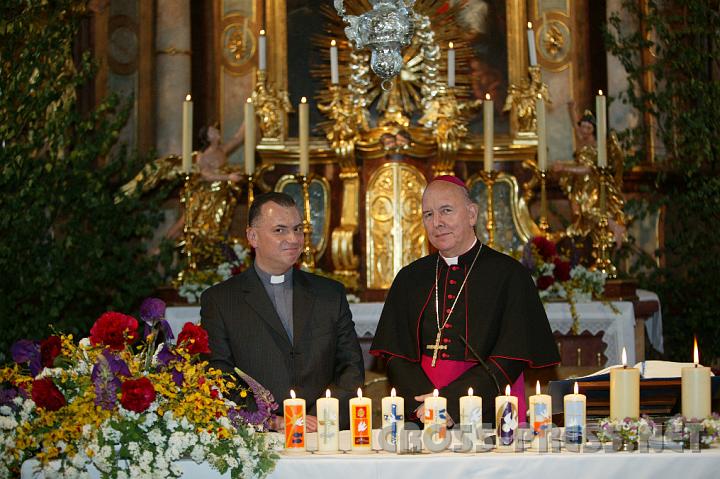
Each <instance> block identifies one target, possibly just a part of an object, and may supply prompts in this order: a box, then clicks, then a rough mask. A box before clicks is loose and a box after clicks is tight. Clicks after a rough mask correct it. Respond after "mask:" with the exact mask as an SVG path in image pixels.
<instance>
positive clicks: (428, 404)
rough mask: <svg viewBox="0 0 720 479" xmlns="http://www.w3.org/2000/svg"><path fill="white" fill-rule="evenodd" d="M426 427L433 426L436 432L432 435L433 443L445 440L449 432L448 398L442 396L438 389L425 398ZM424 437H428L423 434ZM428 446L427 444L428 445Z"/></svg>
mask: <svg viewBox="0 0 720 479" xmlns="http://www.w3.org/2000/svg"><path fill="white" fill-rule="evenodd" d="M424 423H425V429H428V428H430V427H432V428H433V430H434V432H433V434H432V436H430V440H431V441H432V442H433V444H441V443H443V442H444V441H445V436H446V433H447V399H445V398H444V397H442V396H440V392H439V391H438V390H437V389H434V390H433V395H432V396H429V397H427V398H425V420H424ZM423 437H428V436H426V435H425V434H423ZM426 447H427V445H426Z"/></svg>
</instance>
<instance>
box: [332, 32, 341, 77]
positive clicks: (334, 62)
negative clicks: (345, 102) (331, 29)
mask: <svg viewBox="0 0 720 479" xmlns="http://www.w3.org/2000/svg"><path fill="white" fill-rule="evenodd" d="M330 83H332V84H333V85H337V84H338V83H340V78H339V74H338V49H337V45H336V43H335V40H333V41H331V42H330Z"/></svg>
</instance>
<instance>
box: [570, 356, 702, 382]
mask: <svg viewBox="0 0 720 479" xmlns="http://www.w3.org/2000/svg"><path fill="white" fill-rule="evenodd" d="M693 366H694V363H675V362H672V361H657V360H652V361H640V362H639V363H637V364H635V366H634V367H635V368H636V369H639V370H640V377H641V378H643V379H657V378H679V377H681V376H682V368H691V367H693ZM700 366H702V364H701V365H700ZM621 367H623V366H622V364H616V365H614V366H609V367H607V368H605V369H601V370H600V371H597V372H594V373H592V374H588V375H587V376H582V377H579V378H578V379H586V378H594V377H596V376H603V375H609V374H610V370H611V369H615V368H621ZM710 375H711V376H714V374H713V373H712V372H710Z"/></svg>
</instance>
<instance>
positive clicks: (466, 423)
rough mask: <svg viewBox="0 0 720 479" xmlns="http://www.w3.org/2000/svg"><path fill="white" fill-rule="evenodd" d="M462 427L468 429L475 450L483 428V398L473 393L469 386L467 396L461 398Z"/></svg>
mask: <svg viewBox="0 0 720 479" xmlns="http://www.w3.org/2000/svg"><path fill="white" fill-rule="evenodd" d="M460 427H461V428H463V430H465V429H467V430H468V432H467V434H470V440H471V442H472V445H473V450H474V449H475V446H476V445H477V444H478V443H479V442H480V438H479V437H478V432H479V431H480V430H482V398H481V397H480V396H475V395H474V394H473V388H468V393H467V396H462V397H461V398H460Z"/></svg>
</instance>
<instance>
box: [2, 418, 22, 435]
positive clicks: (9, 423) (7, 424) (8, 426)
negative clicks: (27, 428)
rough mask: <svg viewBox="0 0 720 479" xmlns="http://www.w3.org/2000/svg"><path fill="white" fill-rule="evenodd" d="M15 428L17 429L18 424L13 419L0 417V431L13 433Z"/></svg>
mask: <svg viewBox="0 0 720 479" xmlns="http://www.w3.org/2000/svg"><path fill="white" fill-rule="evenodd" d="M16 427H18V422H17V421H16V420H15V418H14V417H8V416H0V429H4V430H6V431H13V430H14V429H15V428H16Z"/></svg>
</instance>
